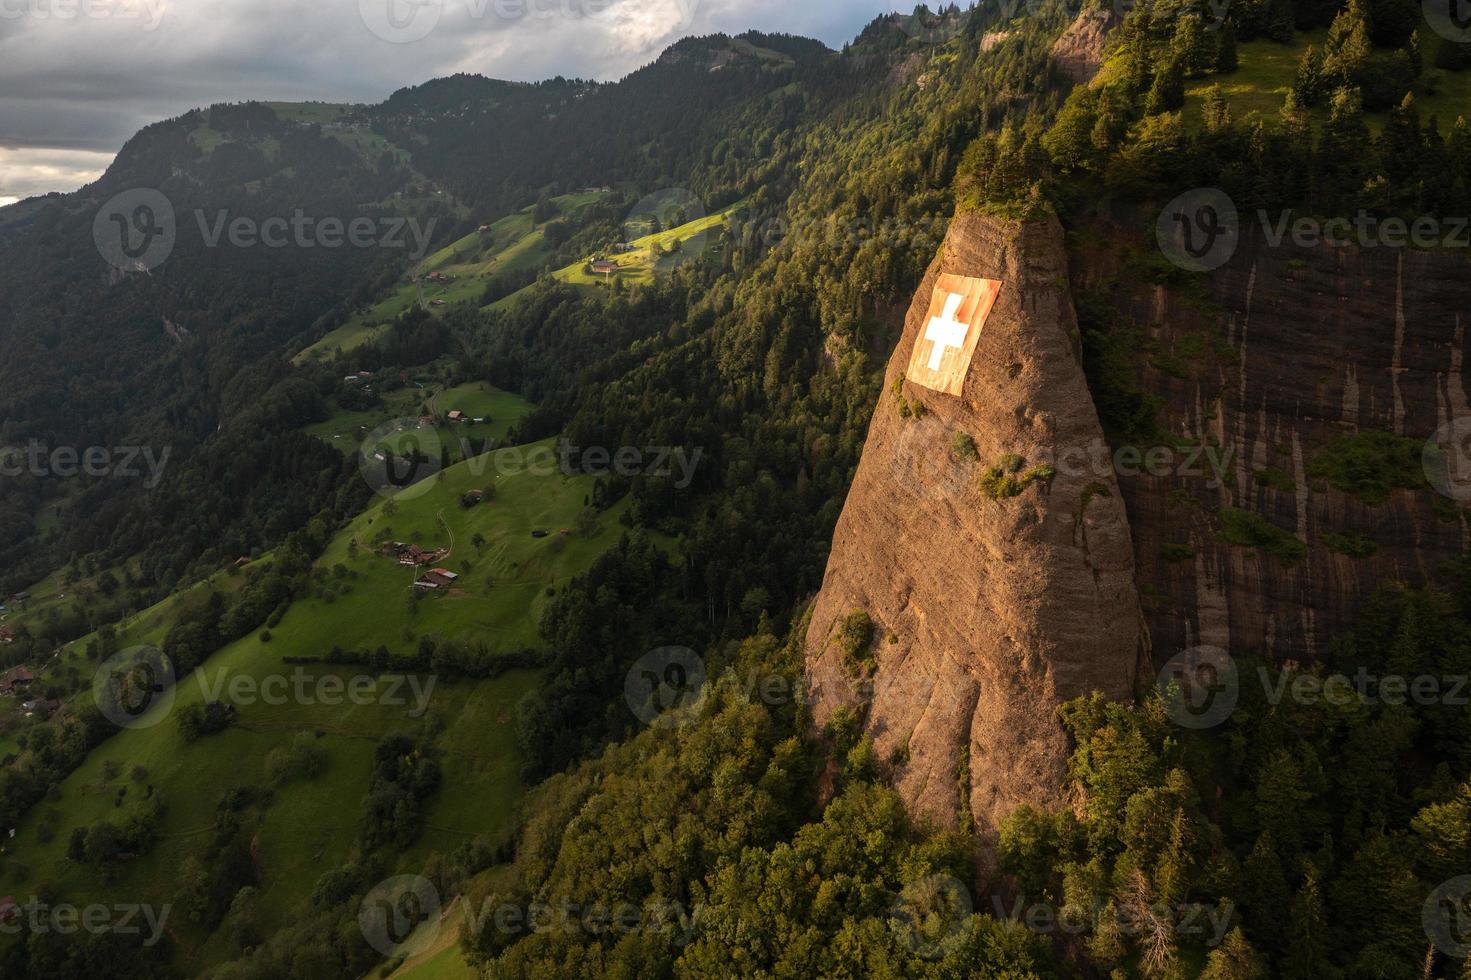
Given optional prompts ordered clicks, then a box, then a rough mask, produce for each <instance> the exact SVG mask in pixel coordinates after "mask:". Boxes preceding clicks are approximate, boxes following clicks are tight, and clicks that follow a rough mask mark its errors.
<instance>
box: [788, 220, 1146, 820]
mask: <svg viewBox="0 0 1471 980" xmlns="http://www.w3.org/2000/svg"><path fill="white" fill-rule="evenodd" d="M942 274H944V275H946V276H947V277H954V276H964V277H975V278H979V279H992V280H999V281H1000V282H1001V286H1000V291H999V293H998V294H997V295H996V299H995V305H994V307H993V308H992V309H991V312H990V315H989V318H988V319H987V320H986V321H985V323H984V326H983V328H982V329H981V331H980V335H979V339H978V341H977V342H976V346H975V349H974V355H973V358H972V360H971V361H970V364H969V367H968V370H966V371H965V372H964V379H963V383H962V384H961V385H960V390H959V394H958V395H951V394H945V393H943V392H941V391H937V390H933V389H932V388H927V387H924V386H922V385H920V384H917V383H915V381H914V380H913V379H909V380H902V381H901V378H902V377H903V375H904V373H905V371H906V368H908V367H909V366H910V359H911V353H912V352H913V350H914V347H915V345H916V343H922V342H924V341H922V340H921V338H922V337H923V336H924V335H925V333H926V330H927V325H928V324H929V321H930V320H931V318H932V316H933V315H934V311H935V310H936V309H938V308H939V304H940V303H943V301H944V298H945V290H943V289H942V290H941V292H940V295H939V296H938V297H937V301H936V304H935V305H932V297H934V296H935V291H936V286H937V283H938V280H939V278H940V276H941V275H942ZM951 281H952V280H951V279H948V278H947V280H946V282H947V283H949V282H951ZM924 350H926V351H927V350H928V346H926V347H925V348H924ZM921 403H922V405H923V408H918V406H919V405H920V404H921ZM906 406H907V408H906ZM959 434H963V435H964V436H968V437H969V439H970V440H972V441H973V443H974V452H973V453H972V452H969V451H968V447H967V446H966V445H965V444H964V440H963V439H962V440H959V441H957V435H959ZM1102 445H1103V431H1102V429H1101V427H1100V424H1099V420H1098V416H1097V413H1096V411H1095V409H1094V404H1093V400H1092V398H1091V396H1090V394H1089V390H1088V386H1087V382H1086V380H1085V378H1084V374H1083V369H1082V362H1081V358H1080V344H1079V335H1078V330H1077V324H1076V319H1075V314H1074V309H1073V304H1072V298H1071V296H1070V294H1069V289H1068V282H1067V255H1066V251H1065V249H1064V245H1063V234H1062V229H1061V227H1060V226H1059V224H1058V223H1057V222H1056V221H1055V220H1052V219H1049V220H1046V221H1038V222H1032V223H1029V224H1026V225H1019V224H1017V223H1015V222H1011V221H1004V220H999V219H993V218H989V217H985V216H982V215H979V214H964V215H960V216H958V217H957V218H956V219H955V220H954V221H953V223H952V224H951V227H950V230H949V233H948V235H947V236H946V240H945V243H944V245H943V247H942V248H941V250H940V254H939V257H938V258H937V259H936V260H935V261H934V263H933V264H932V265H931V267H930V269H929V270H928V272H927V274H926V276H925V279H924V281H923V283H922V284H921V285H920V288H919V290H918V292H917V293H916V294H915V298H914V302H913V304H912V306H911V307H910V310H909V314H908V316H907V318H906V321H905V326H904V332H903V336H902V337H901V339H900V341H899V344H898V346H897V348H896V349H895V351H894V353H893V355H892V357H891V358H890V361H889V365H888V370H887V372H886V376H885V390H884V393H883V395H882V396H881V398H880V401H879V404H878V406H877V408H876V410H875V412H874V417H873V421H872V423H871V426H870V429H869V433H868V439H867V442H866V443H865V445H864V451H863V456H862V460H861V462H860V464H859V467H858V471H857V474H856V475H855V477H854V481H853V485H852V488H851V490H850V492H849V495H848V499H847V502H846V504H845V506H844V509H843V513H842V515H841V517H840V518H839V520H838V525H837V529H836V532H835V536H834V540H833V547H832V552H831V556H830V559H829V563H828V568H827V573H826V577H825V579H824V582H823V587H822V590H821V592H820V593H819V595H818V597H817V600H816V603H815V606H814V609H813V615H812V618H811V623H810V627H809V632H808V635H807V662H808V670H807V673H808V683H809V685H810V687H811V689H812V694H813V696H814V699H815V713H814V715H815V721H816V722H817V724H819V725H823V724H825V723H826V722H827V721H828V720H829V719H830V718H831V716H832V713H833V711H834V710H836V709H837V708H838V706H839V705H844V704H847V705H851V706H854V707H855V708H857V709H858V710H860V711H862V712H863V717H864V724H865V729H866V730H867V731H868V732H869V733H870V734H871V735H872V736H873V739H874V744H875V748H876V750H877V752H878V755H879V757H880V758H881V759H882V760H883V761H884V763H885V765H886V766H888V767H889V770H890V772H891V775H892V778H893V780H894V783H895V785H896V786H897V788H898V790H899V792H900V793H901V794H902V795H903V796H904V798H905V799H906V800H907V801H908V802H909V804H910V806H911V808H912V809H913V810H914V811H915V812H916V813H918V814H920V815H921V816H924V817H927V818H931V819H934V820H936V821H938V822H940V823H943V824H953V823H954V822H955V820H956V818H957V816H958V815H959V813H960V812H961V804H962V798H963V796H964V795H965V794H966V792H967V790H968V794H969V810H970V812H971V814H972V815H973V816H974V818H975V821H976V823H977V825H978V826H979V827H980V828H981V829H982V830H983V831H988V830H991V829H993V828H994V827H995V826H996V824H997V822H998V821H999V820H1000V819H1001V818H1002V817H1003V816H1005V814H1006V813H1008V812H1010V810H1012V809H1013V808H1014V807H1015V806H1016V805H1017V804H1019V803H1021V802H1023V801H1027V802H1034V803H1041V804H1046V805H1058V804H1061V803H1062V802H1063V800H1062V799H1061V793H1062V787H1063V784H1064V782H1065V780H1064V770H1065V763H1066V756H1067V752H1068V745H1067V738H1066V735H1065V733H1064V731H1063V729H1062V726H1061V724H1060V723H1059V721H1058V718H1057V713H1056V710H1055V709H1056V707H1057V705H1058V704H1059V703H1061V702H1062V701H1065V700H1068V699H1070V698H1073V697H1075V696H1078V695H1081V694H1086V693H1088V692H1090V691H1094V690H1097V691H1101V692H1102V693H1104V694H1105V695H1107V696H1109V697H1114V698H1123V697H1127V696H1128V695H1129V694H1130V693H1131V690H1132V686H1133V684H1134V680H1135V676H1136V671H1137V669H1138V665H1139V664H1140V662H1141V659H1143V658H1144V656H1145V655H1144V651H1145V650H1146V649H1147V640H1146V634H1145V631H1144V629H1143V626H1142V620H1141V616H1140V609H1139V600H1138V595H1137V593H1136V591H1135V585H1134V553H1133V548H1132V546H1131V543H1130V536H1129V526H1128V521H1127V519H1126V517H1125V513H1124V508H1123V506H1122V500H1121V496H1120V491H1119V487H1118V485H1117V483H1116V481H1115V480H1114V478H1113V475H1112V473H1111V472H1110V471H1109V470H1108V469H1107V468H1102V469H1095V468H1091V467H1087V466H1080V465H1063V464H1061V462H1059V463H1058V465H1056V468H1055V471H1053V472H1049V471H1048V470H1047V469H1046V467H1045V466H1044V465H1043V464H1046V463H1048V462H1049V461H1053V460H1057V459H1058V457H1059V456H1061V455H1065V454H1064V452H1063V451H1064V450H1066V449H1068V448H1070V447H1071V448H1075V449H1077V450H1084V451H1086V450H1087V449H1088V448H1090V447H1098V446H1102ZM1008 457H1010V458H1009V459H1008ZM992 467H999V468H1000V470H1001V472H1002V474H1004V476H1003V478H1002V480H1001V481H999V482H1000V484H1001V485H1002V486H1004V483H1005V479H1006V478H1010V479H1015V480H1018V481H1022V482H1025V481H1026V480H1027V478H1028V477H1030V482H1027V485H1026V486H1025V487H1024V488H1023V489H1021V490H1020V492H1019V493H1015V494H1014V495H1008V493H1009V491H1008V490H1006V489H999V490H998V489H997V485H998V481H996V480H993V481H992V483H991V486H992V489H991V490H990V491H987V490H983V489H982V484H983V482H984V480H983V476H984V474H986V472H987V471H988V469H990V468H992ZM865 616H866V617H867V620H868V621H871V623H872V628H873V631H872V639H871V640H870V641H869V642H868V643H867V644H866V645H865V646H864V647H863V648H862V649H857V640H858V639H861V637H862V635H863V634H864V632H865V631H864V630H863V628H862V627H863V625H864V622H863V620H864V617H865ZM855 638H857V639H855Z"/></svg>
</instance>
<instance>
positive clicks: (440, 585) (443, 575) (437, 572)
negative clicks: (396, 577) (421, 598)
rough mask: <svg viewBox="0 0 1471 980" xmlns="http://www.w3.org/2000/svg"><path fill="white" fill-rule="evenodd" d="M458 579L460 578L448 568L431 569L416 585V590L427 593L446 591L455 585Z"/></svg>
mask: <svg viewBox="0 0 1471 980" xmlns="http://www.w3.org/2000/svg"><path fill="white" fill-rule="evenodd" d="M457 578H459V576H458V575H456V574H455V573H454V572H452V571H450V570H449V569H448V568H431V569H429V571H427V572H425V573H424V574H423V575H422V576H421V577H420V578H419V580H418V581H417V582H415V583H414V588H416V589H421V590H424V591H426V592H427V591H430V590H433V589H444V588H448V587H449V586H451V585H453V584H454V583H455V579H457Z"/></svg>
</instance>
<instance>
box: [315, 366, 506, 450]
mask: <svg viewBox="0 0 1471 980" xmlns="http://www.w3.org/2000/svg"><path fill="white" fill-rule="evenodd" d="M382 399H383V404H382V405H379V406H375V407H374V408H370V409H363V410H347V409H343V408H340V407H337V408H336V410H335V411H334V412H333V413H332V416H331V417H330V418H328V419H326V420H324V421H322V422H318V423H316V424H315V425H309V426H307V427H306V428H305V429H304V430H303V431H305V432H307V433H309V434H311V435H314V436H316V437H317V438H319V439H322V440H324V441H325V442H329V443H331V444H332V445H333V446H335V447H336V448H338V449H340V450H341V451H342V452H343V453H345V454H352V453H356V452H357V451H358V450H359V448H360V447H361V446H362V443H363V439H364V438H365V437H366V436H367V435H368V434H369V433H370V432H372V431H373V430H374V429H376V428H377V427H378V426H380V425H382V424H383V423H385V422H388V421H391V420H393V419H418V418H420V417H421V416H423V415H426V414H428V415H432V416H434V417H435V418H437V419H439V422H438V423H437V424H436V425H435V426H434V431H435V436H436V438H437V439H439V441H440V442H441V444H443V445H444V446H446V447H448V448H449V453H450V459H451V460H452V461H455V462H459V461H460V460H462V459H464V456H465V452H464V445H463V444H462V443H465V442H468V441H469V440H472V439H483V440H487V441H486V443H485V444H486V445H487V446H500V445H501V444H502V443H503V442H504V441H505V439H506V436H507V434H508V433H509V431H510V429H511V427H512V426H514V425H515V424H516V423H517V422H519V421H521V419H523V418H525V417H526V416H527V415H528V414H530V413H531V410H532V409H533V408H534V407H535V406H533V405H532V404H531V403H530V402H528V401H527V400H526V399H524V398H522V397H521V396H520V395H516V394H513V393H511V392H508V391H502V390H501V389H499V388H496V387H494V386H493V385H489V384H486V383H484V382H480V381H474V382H470V383H467V384H462V385H456V386H454V387H448V388H446V387H443V386H441V385H439V384H437V383H430V384H426V385H423V386H422V387H417V386H415V385H414V384H411V385H409V386H408V387H404V388H396V389H394V390H392V391H389V392H385V393H383V395H382ZM451 411H460V412H462V413H464V415H465V416H466V417H467V418H469V419H472V420H473V419H477V418H481V419H485V420H486V421H484V422H474V421H468V422H457V423H450V422H446V421H444V418H445V416H446V415H448V414H449V413H450V412H451ZM401 441H403V440H402V439H399V438H395V437H390V438H388V439H387V440H385V442H386V443H387V444H388V445H391V446H396V444H397V443H399V442H401Z"/></svg>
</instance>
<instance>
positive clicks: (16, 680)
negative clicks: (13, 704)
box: [0, 664, 36, 697]
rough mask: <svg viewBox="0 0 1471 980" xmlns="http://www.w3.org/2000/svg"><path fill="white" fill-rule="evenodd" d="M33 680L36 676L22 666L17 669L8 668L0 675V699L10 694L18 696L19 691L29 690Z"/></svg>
mask: <svg viewBox="0 0 1471 980" xmlns="http://www.w3.org/2000/svg"><path fill="white" fill-rule="evenodd" d="M35 679H36V675H35V674H33V673H32V672H31V669H30V668H29V667H26V666H25V665H24V664H22V665H21V666H19V667H12V668H10V669H9V670H7V671H6V672H5V673H3V674H0V697H10V696H11V695H12V694H19V693H20V692H21V691H25V690H29V689H30V686H31V681H33V680H35Z"/></svg>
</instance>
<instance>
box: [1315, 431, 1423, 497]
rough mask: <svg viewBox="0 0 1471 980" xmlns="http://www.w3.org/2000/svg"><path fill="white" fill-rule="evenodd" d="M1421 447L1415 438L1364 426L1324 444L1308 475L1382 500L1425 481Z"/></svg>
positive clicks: (1352, 493) (1345, 490)
mask: <svg viewBox="0 0 1471 980" xmlns="http://www.w3.org/2000/svg"><path fill="white" fill-rule="evenodd" d="M1421 451H1422V446H1421V444H1420V443H1419V442H1416V441H1415V440H1414V439H1406V438H1405V437H1403V436H1397V435H1394V434H1393V433H1389V432H1382V431H1379V430H1375V429H1365V430H1363V431H1361V432H1356V433H1353V434H1352V435H1343V436H1339V437H1338V438H1336V439H1334V440H1333V441H1332V442H1330V443H1329V444H1328V445H1327V446H1324V447H1323V449H1322V450H1321V451H1319V452H1318V454H1317V455H1316V456H1314V457H1313V460H1312V462H1311V463H1310V464H1309V465H1308V475H1309V476H1312V477H1317V478H1320V479H1325V480H1327V481H1328V482H1329V483H1330V484H1332V485H1333V487H1334V488H1335V489H1337V490H1341V491H1343V492H1344V493H1346V494H1350V495H1351V496H1354V497H1357V498H1359V499H1360V500H1362V501H1363V502H1364V503H1366V504H1382V503H1383V502H1384V501H1385V500H1387V499H1388V498H1389V495H1390V493H1391V492H1393V491H1395V490H1401V489H1404V490H1414V489H1418V488H1419V487H1422V486H1424V485H1425V469H1424V463H1423V461H1422V459H1421Z"/></svg>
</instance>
